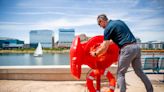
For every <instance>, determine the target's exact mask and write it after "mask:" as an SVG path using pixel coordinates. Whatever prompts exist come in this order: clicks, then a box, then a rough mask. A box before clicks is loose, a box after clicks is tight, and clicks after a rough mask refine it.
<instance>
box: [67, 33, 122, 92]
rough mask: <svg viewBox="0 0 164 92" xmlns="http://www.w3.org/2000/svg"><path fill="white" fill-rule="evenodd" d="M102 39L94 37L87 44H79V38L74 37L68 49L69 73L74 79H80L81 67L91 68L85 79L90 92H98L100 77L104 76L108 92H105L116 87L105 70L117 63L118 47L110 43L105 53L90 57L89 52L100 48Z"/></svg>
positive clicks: (112, 90)
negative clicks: (107, 81) (106, 80)
mask: <svg viewBox="0 0 164 92" xmlns="http://www.w3.org/2000/svg"><path fill="white" fill-rule="evenodd" d="M103 38H104V37H103V36H95V37H93V38H91V39H90V40H89V41H88V42H85V43H80V38H79V36H76V37H75V39H74V40H73V42H72V45H71V48H70V66H71V73H72V74H73V76H74V77H75V78H77V79H80V75H81V66H82V65H88V66H89V67H90V68H92V71H91V72H90V73H89V74H88V76H87V78H86V80H87V87H88V90H89V91H90V92H100V79H101V75H105V76H106V77H107V79H108V80H109V90H108V91H107V92H114V88H115V85H116V80H115V78H114V76H113V75H112V74H111V73H110V72H109V71H108V70H107V68H108V67H110V66H111V65H112V64H113V63H114V62H116V61H117V59H118V55H119V48H118V46H117V45H116V44H115V43H113V42H111V44H110V45H109V48H108V50H107V52H105V53H103V54H101V55H99V56H96V57H93V56H91V55H90V51H92V50H96V49H97V48H99V47H100V46H101V43H102V42H103ZM94 79H95V80H96V88H94V85H93V80H94Z"/></svg>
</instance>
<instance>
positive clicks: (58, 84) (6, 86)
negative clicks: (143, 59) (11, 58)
mask: <svg viewBox="0 0 164 92" xmlns="http://www.w3.org/2000/svg"><path fill="white" fill-rule="evenodd" d="M148 77H149V78H150V79H151V82H152V83H153V87H154V92H164V91H163V90H164V83H160V82H159V80H162V79H163V75H148ZM126 80H127V92H146V90H145V88H144V85H143V84H142V82H141V81H140V79H139V78H138V77H137V76H136V75H135V74H134V72H133V71H132V72H128V73H127V74H126ZM103 84H104V85H106V84H107V83H103ZM105 88H106V87H103V89H105ZM85 89H86V87H85V81H29V80H0V92H87V91H85ZM115 92H119V91H118V89H117V88H116V90H115Z"/></svg>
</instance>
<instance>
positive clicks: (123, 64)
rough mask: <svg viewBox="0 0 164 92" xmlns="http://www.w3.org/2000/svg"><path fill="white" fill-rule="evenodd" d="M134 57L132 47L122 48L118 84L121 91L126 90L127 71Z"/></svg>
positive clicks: (124, 91)
mask: <svg viewBox="0 0 164 92" xmlns="http://www.w3.org/2000/svg"><path fill="white" fill-rule="evenodd" d="M133 57H134V55H133V54H132V53H131V48H130V47H128V48H123V49H121V53H120V58H119V62H118V71H117V72H118V76H117V84H118V87H119V88H120V92H126V83H125V73H126V72H127V69H128V67H129V65H130V63H131V61H132V59H133Z"/></svg>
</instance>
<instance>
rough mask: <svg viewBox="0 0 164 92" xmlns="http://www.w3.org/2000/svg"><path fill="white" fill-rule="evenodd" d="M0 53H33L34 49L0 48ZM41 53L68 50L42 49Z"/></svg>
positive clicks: (67, 51)
mask: <svg viewBox="0 0 164 92" xmlns="http://www.w3.org/2000/svg"><path fill="white" fill-rule="evenodd" d="M0 53H34V50H0ZM43 53H69V50H43Z"/></svg>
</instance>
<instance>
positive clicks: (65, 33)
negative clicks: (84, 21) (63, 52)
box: [58, 29, 75, 47]
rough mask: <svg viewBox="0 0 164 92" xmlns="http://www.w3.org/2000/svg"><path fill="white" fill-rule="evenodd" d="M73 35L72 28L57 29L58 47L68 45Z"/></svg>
mask: <svg viewBox="0 0 164 92" xmlns="http://www.w3.org/2000/svg"><path fill="white" fill-rule="evenodd" d="M74 37H75V30H74V29H59V41H58V46H59V47H70V46H71V43H72V40H73V38H74Z"/></svg>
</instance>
